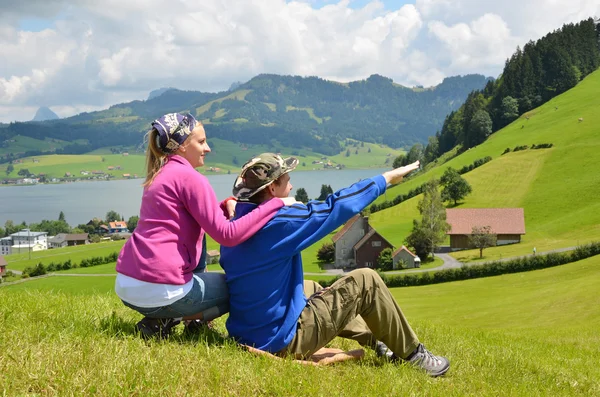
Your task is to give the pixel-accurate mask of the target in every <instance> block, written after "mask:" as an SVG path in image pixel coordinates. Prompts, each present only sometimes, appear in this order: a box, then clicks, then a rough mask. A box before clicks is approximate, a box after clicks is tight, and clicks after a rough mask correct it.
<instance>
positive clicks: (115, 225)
mask: <svg viewBox="0 0 600 397" xmlns="http://www.w3.org/2000/svg"><path fill="white" fill-rule="evenodd" d="M100 227H102V225H101V226H100ZM108 232H109V233H127V232H129V229H128V228H127V222H125V221H116V222H108Z"/></svg>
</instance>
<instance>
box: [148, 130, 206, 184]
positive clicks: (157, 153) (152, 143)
mask: <svg viewBox="0 0 600 397" xmlns="http://www.w3.org/2000/svg"><path fill="white" fill-rule="evenodd" d="M198 125H200V126H202V124H201V123H200V122H198V124H196V127H197V126H198ZM202 127H203V126H202ZM195 130H196V128H194V129H193V130H192V131H190V134H189V135H188V137H187V138H186V139H185V141H184V142H183V143H182V144H181V145H180V146H179V148H184V147H186V146H188V145H189V144H190V142H191V140H190V139H189V138H190V137H191V136H192V135H194V134H195V132H194V131H195ZM145 140H146V141H148V149H147V150H146V180H145V181H144V183H142V186H144V187H147V186H150V185H151V184H152V182H153V181H154V178H156V175H158V173H159V172H160V170H161V169H162V167H163V165H165V163H166V162H167V157H168V156H169V154H174V153H177V150H179V148H178V149H177V150H176V151H175V152H173V153H169V154H167V153H165V152H163V150H162V149H161V148H160V146H158V130H157V129H156V128H152V129H151V130H150V131H148V132H147V133H146V137H145Z"/></svg>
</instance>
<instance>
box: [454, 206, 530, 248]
mask: <svg viewBox="0 0 600 397" xmlns="http://www.w3.org/2000/svg"><path fill="white" fill-rule="evenodd" d="M446 222H448V224H449V225H450V230H449V231H448V233H447V234H448V235H449V236H450V249H452V250H459V249H466V248H470V247H469V236H470V235H471V233H472V231H473V227H486V226H489V227H490V228H491V231H492V233H494V234H496V235H497V242H496V245H505V244H515V243H520V242H521V236H522V235H524V234H525V213H524V211H523V208H449V209H446Z"/></svg>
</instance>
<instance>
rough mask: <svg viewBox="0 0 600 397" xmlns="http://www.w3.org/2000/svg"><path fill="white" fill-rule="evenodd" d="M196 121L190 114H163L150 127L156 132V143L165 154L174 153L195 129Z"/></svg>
mask: <svg viewBox="0 0 600 397" xmlns="http://www.w3.org/2000/svg"><path fill="white" fill-rule="evenodd" d="M196 123H197V121H196V119H195V118H194V116H192V115H191V114H189V113H188V114H186V115H182V114H179V113H169V114H165V115H164V116H162V117H161V118H159V119H158V120H154V121H153V122H152V127H153V128H155V129H156V131H158V136H157V137H156V143H157V144H158V146H159V147H160V148H161V149H162V151H163V152H165V153H173V152H175V151H176V150H177V149H178V148H179V146H180V145H181V144H182V143H183V142H184V141H185V140H186V139H187V137H188V136H189V135H190V134H191V133H192V130H193V129H194V127H196Z"/></svg>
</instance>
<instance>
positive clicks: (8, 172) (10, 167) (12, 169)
mask: <svg viewBox="0 0 600 397" xmlns="http://www.w3.org/2000/svg"><path fill="white" fill-rule="evenodd" d="M14 170H15V166H14V165H12V164H9V165H8V166H7V167H6V176H9V175H10V173H11V172H13V171H14Z"/></svg>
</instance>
